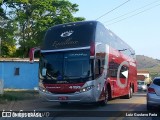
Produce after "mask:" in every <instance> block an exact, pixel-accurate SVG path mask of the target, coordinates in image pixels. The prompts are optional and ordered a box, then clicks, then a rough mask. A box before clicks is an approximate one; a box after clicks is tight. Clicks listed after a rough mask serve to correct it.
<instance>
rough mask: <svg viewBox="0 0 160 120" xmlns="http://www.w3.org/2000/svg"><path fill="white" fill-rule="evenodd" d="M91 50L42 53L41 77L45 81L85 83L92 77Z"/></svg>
mask: <svg viewBox="0 0 160 120" xmlns="http://www.w3.org/2000/svg"><path fill="white" fill-rule="evenodd" d="M91 65H92V63H91V61H90V56H89V50H88V51H87V50H82V51H68V52H57V53H42V54H41V58H40V71H39V75H40V78H41V79H43V81H44V82H45V81H49V82H50V83H62V81H67V82H68V83H71V82H85V81H87V80H89V79H90V78H91V77H92V75H93V74H92V70H91V69H92V66H91Z"/></svg>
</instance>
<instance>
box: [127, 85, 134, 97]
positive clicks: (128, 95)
mask: <svg viewBox="0 0 160 120" xmlns="http://www.w3.org/2000/svg"><path fill="white" fill-rule="evenodd" d="M132 95H133V88H132V87H130V89H129V92H128V94H127V95H126V98H127V99H130V98H131V97H132Z"/></svg>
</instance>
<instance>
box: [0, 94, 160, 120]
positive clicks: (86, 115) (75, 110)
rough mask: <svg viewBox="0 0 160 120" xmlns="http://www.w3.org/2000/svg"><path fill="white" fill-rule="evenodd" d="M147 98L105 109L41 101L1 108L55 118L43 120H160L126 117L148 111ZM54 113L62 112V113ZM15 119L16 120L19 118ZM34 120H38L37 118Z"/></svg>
mask: <svg viewBox="0 0 160 120" xmlns="http://www.w3.org/2000/svg"><path fill="white" fill-rule="evenodd" d="M145 97H146V94H145V93H144V92H141V93H136V94H134V95H133V97H132V98H131V99H121V98H117V99H113V100H111V101H109V102H108V105H107V106H104V107H102V106H98V105H96V104H75V103H71V104H68V105H66V106H61V105H59V103H52V102H42V101H40V100H39V99H36V100H29V101H17V102H11V103H10V104H8V105H5V106H1V107H0V110H1V111H2V110H5V111H9V110H16V111H20V110H23V111H34V110H35V111H49V112H50V113H49V114H52V115H53V116H54V117H49V118H43V120H64V119H65V120H83V119H84V120H85V119H87V120H97V119H98V120H107V119H112V120H117V119H120V120H132V119H133V120H144V119H145V120H152V119H157V120H158V118H157V117H126V116H127V115H128V116H129V115H131V114H132V113H134V112H135V114H138V111H147V110H146V98H145ZM54 111H60V113H57V112H54ZM122 111H125V112H122ZM46 114H48V113H46ZM66 115H68V116H69V117H59V116H66ZM99 115H100V116H101V117H100V116H99ZM73 116H74V117H73ZM91 116H94V117H91ZM111 116H112V117H111ZM1 119H2V120H6V119H8V118H0V120H1ZM12 119H13V118H12ZM14 119H15V120H16V119H17V118H14ZM34 119H35V120H36V119H37V118H34ZM34 119H33V120H34Z"/></svg>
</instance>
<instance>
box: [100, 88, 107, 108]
mask: <svg viewBox="0 0 160 120" xmlns="http://www.w3.org/2000/svg"><path fill="white" fill-rule="evenodd" d="M108 98H109V90H108V89H106V91H105V99H104V100H102V101H99V104H100V105H101V106H105V105H107V102H108Z"/></svg>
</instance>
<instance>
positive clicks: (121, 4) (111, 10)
mask: <svg viewBox="0 0 160 120" xmlns="http://www.w3.org/2000/svg"><path fill="white" fill-rule="evenodd" d="M129 1H130V0H127V1H126V2H124V3H122V4H120V5H119V6H117V7H115V8H114V9H112V10H110V11H108V12H106V13H105V14H103V15H101V16H100V17H98V18H97V19H96V20H98V19H100V18H102V17H104V16H105V15H107V14H109V13H111V12H112V11H114V10H116V9H118V8H119V7H121V6H123V5H124V4H126V3H127V2H129Z"/></svg>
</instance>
